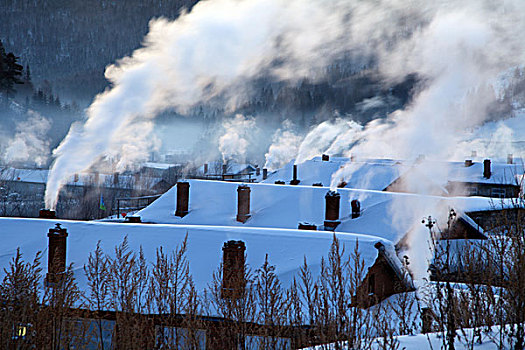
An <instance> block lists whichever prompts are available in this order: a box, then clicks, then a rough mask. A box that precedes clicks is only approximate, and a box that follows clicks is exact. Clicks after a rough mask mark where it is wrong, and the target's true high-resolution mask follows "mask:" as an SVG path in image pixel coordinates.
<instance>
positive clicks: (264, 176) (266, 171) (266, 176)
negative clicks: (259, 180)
mask: <svg viewBox="0 0 525 350" xmlns="http://www.w3.org/2000/svg"><path fill="white" fill-rule="evenodd" d="M267 178H268V169H266V168H263V180H266V179H267Z"/></svg>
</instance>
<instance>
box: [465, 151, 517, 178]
mask: <svg viewBox="0 0 525 350" xmlns="http://www.w3.org/2000/svg"><path fill="white" fill-rule="evenodd" d="M507 164H514V158H513V155H512V154H510V153H509V154H508V155H507ZM472 165H474V162H473V161H472V159H467V160H465V167H467V168H468V167H470V166H472ZM491 176H492V170H491V164H490V159H485V160H484V161H483V177H484V178H486V179H490V177H491Z"/></svg>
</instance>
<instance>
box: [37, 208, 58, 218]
mask: <svg viewBox="0 0 525 350" xmlns="http://www.w3.org/2000/svg"><path fill="white" fill-rule="evenodd" d="M38 217H39V218H40V219H56V217H57V215H56V212H55V211H54V210H51V209H40V211H39V212H38Z"/></svg>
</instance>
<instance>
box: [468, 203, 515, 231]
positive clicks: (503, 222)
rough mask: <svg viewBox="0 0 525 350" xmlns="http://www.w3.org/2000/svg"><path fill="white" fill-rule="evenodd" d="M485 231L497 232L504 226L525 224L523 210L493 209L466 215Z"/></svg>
mask: <svg viewBox="0 0 525 350" xmlns="http://www.w3.org/2000/svg"><path fill="white" fill-rule="evenodd" d="M467 215H468V216H470V217H471V218H472V220H474V221H475V222H476V223H477V224H478V225H480V226H481V227H482V228H483V230H485V231H498V230H499V229H500V228H502V227H504V226H507V227H508V226H509V224H510V225H512V224H516V223H521V225H523V223H524V222H525V208H511V209H494V210H483V211H472V212H468V213H467ZM496 233H497V232H496Z"/></svg>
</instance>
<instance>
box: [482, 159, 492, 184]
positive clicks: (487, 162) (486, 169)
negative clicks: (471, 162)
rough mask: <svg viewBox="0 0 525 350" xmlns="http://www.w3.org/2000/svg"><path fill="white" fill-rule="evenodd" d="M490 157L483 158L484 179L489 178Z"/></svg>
mask: <svg viewBox="0 0 525 350" xmlns="http://www.w3.org/2000/svg"><path fill="white" fill-rule="evenodd" d="M490 175H491V172H490V159H485V160H484V161H483V177H484V178H486V179H490Z"/></svg>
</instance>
